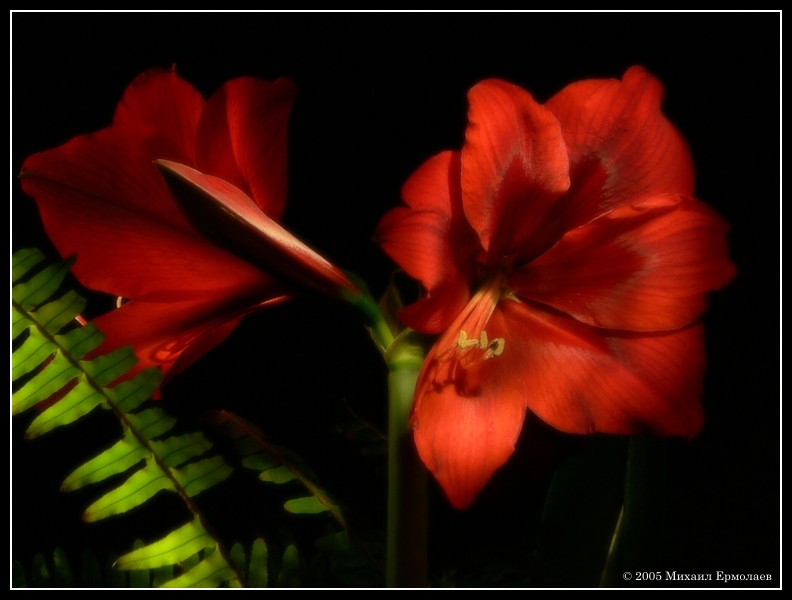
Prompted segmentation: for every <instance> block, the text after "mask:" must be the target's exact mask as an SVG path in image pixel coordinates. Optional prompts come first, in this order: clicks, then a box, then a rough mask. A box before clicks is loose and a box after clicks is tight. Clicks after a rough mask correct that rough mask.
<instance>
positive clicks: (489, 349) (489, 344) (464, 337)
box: [456, 329, 506, 360]
mask: <svg viewBox="0 0 792 600" xmlns="http://www.w3.org/2000/svg"><path fill="white" fill-rule="evenodd" d="M456 345H457V349H458V353H459V354H460V355H461V354H462V353H461V352H459V350H462V351H465V350H470V349H474V348H476V349H478V350H479V352H481V353H482V354H481V358H482V360H489V359H490V358H495V357H498V356H500V355H501V354H503V350H504V349H505V348H506V340H505V339H504V338H495V339H493V340H492V341H490V340H489V337H488V336H487V332H486V331H484V330H483V329H482V331H481V333H480V334H479V337H478V338H468V334H467V331H465V330H464V329H462V330H460V331H459V337H458V338H457V342H456Z"/></svg>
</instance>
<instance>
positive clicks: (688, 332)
mask: <svg viewBox="0 0 792 600" xmlns="http://www.w3.org/2000/svg"><path fill="white" fill-rule="evenodd" d="M488 327H490V328H492V329H493V330H494V331H503V330H505V331H506V332H505V333H503V334H502V335H503V336H504V338H505V340H506V342H505V343H506V350H507V352H508V351H509V349H511V353H512V355H513V356H510V357H509V358H508V360H509V361H515V362H514V364H516V365H519V366H520V367H519V369H518V370H517V371H516V372H514V373H511V374H510V376H509V377H510V379H511V380H512V381H514V383H513V385H514V386H515V387H520V388H521V389H522V390H523V393H524V394H525V397H526V401H527V404H528V408H530V410H531V411H533V412H534V413H535V414H536V415H537V416H539V417H540V418H541V419H542V420H543V421H545V422H546V423H549V424H550V425H552V426H553V427H555V428H556V429H560V430H561V431H567V432H570V433H593V432H595V431H599V432H603V433H620V434H633V433H646V432H651V433H655V434H660V435H679V436H684V437H688V438H692V437H694V436H695V435H696V434H697V433H698V432H699V430H700V429H701V425H702V420H703V416H702V409H701V403H700V398H701V382H702V378H703V373H704V362H705V361H704V347H703V339H702V337H703V336H702V328H701V326H700V325H692V326H690V327H687V328H685V329H680V330H676V331H670V332H663V333H655V334H637V333H616V332H608V333H603V332H601V331H600V330H597V329H595V328H592V327H589V326H586V325H582V324H580V323H578V322H577V321H575V320H573V319H571V318H569V317H565V316H561V315H556V314H552V313H548V312H545V311H542V310H539V309H536V308H534V307H531V306H530V305H526V304H524V303H522V302H516V301H513V300H506V301H504V302H502V303H501V305H500V306H499V310H497V311H496V312H495V314H494V315H493V317H492V319H491V321H490V323H489V324H488ZM507 352H504V354H503V356H504V357H505V356H507ZM504 364H505V362H504ZM518 382H519V383H518Z"/></svg>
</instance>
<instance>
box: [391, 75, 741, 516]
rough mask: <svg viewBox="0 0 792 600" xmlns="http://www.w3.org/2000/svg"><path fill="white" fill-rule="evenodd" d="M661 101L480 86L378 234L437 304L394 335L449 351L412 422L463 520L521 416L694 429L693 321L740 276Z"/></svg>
mask: <svg viewBox="0 0 792 600" xmlns="http://www.w3.org/2000/svg"><path fill="white" fill-rule="evenodd" d="M661 97H662V87H661V85H660V83H659V82H658V81H657V80H656V79H654V78H653V77H652V76H650V75H649V74H648V73H646V72H645V71H644V70H643V69H641V68H635V67H634V68H631V69H630V70H629V71H627V73H626V74H625V76H624V78H623V80H622V81H618V80H587V81H581V82H578V83H574V84H572V85H570V86H568V87H566V88H565V89H564V90H562V91H561V92H560V93H559V94H557V95H556V96H555V97H553V98H552V99H551V100H550V101H549V102H547V103H546V104H545V105H541V104H538V103H537V102H536V101H535V100H534V99H533V98H532V97H531V95H530V94H528V93H527V92H526V91H524V90H522V89H520V88H519V87H517V86H515V85H512V84H510V83H507V82H505V81H499V80H487V81H484V82H481V83H479V84H478V85H476V86H475V87H474V88H473V89H472V90H471V91H470V93H469V101H470V111H469V115H468V116H469V125H468V128H467V134H466V138H465V145H464V147H463V148H462V151H461V152H444V153H441V154H439V155H437V156H435V157H434V158H431V159H429V160H428V161H427V162H426V163H425V164H424V165H423V166H422V167H421V168H420V169H418V171H417V172H416V173H414V174H413V175H412V177H411V178H410V179H409V180H408V181H407V183H406V185H405V186H404V190H403V196H404V199H405V201H406V203H407V207H400V208H396V209H394V210H392V211H391V212H389V213H388V214H387V215H386V216H385V217H384V218H383V220H382V222H381V223H380V225H379V230H378V237H379V240H380V242H381V244H382V247H383V248H384V250H385V251H386V252H387V253H388V254H389V255H390V256H391V257H392V258H393V259H394V260H396V261H397V262H398V263H399V264H400V265H401V266H402V267H403V268H404V270H405V271H406V272H407V273H409V274H410V275H411V276H413V277H415V278H417V279H419V280H420V281H421V282H422V283H423V285H424V286H425V288H426V290H427V294H426V297H425V298H423V299H422V300H420V301H418V302H417V303H416V304H414V305H412V306H410V307H407V308H406V309H404V311H403V313H402V315H401V316H402V318H403V320H404V321H405V323H407V324H408V325H409V326H411V327H413V328H414V329H417V330H419V331H422V332H427V333H441V336H440V338H439V340H438V341H437V342H436V343H435V345H434V347H433V348H432V349H431V351H430V352H429V354H428V356H427V358H426V361H425V363H424V367H423V370H422V372H421V375H420V377H419V380H418V383H417V388H416V394H415V404H414V407H413V414H412V424H413V427H414V430H415V441H416V444H417V447H418V451H419V453H420V455H421V458H422V459H423V461H424V463H425V464H426V465H427V467H428V468H429V469H430V470H431V471H432V472H433V473H434V475H435V477H437V479H438V480H439V482H440V484H441V485H442V486H443V488H444V490H445V491H446V494H447V495H448V497H449V499H450V501H451V503H452V504H454V505H455V506H457V507H459V508H464V507H466V506H468V505H469V504H470V503H471V502H472V501H473V499H474V498H475V497H476V495H477V494H478V492H479V491H480V490H481V488H482V487H483V486H484V485H485V484H486V482H487V481H488V480H489V478H490V477H491V476H492V474H493V472H494V471H495V470H496V469H497V468H498V467H500V466H501V465H502V464H503V463H504V462H505V461H506V460H507V459H508V457H509V456H510V455H511V454H512V452H513V451H514V444H515V442H516V440H517V437H518V435H519V433H520V429H521V427H522V423H523V420H524V418H525V411H526V409H530V411H531V412H533V413H534V414H536V415H537V416H539V417H540V418H541V419H542V420H544V421H545V422H547V423H549V424H550V425H552V426H553V427H555V428H557V429H560V430H562V431H566V432H573V433H591V432H595V431H600V432H607V433H635V432H646V431H651V432H655V433H657V434H661V435H680V436H686V437H692V436H695V435H696V434H697V432H698V431H699V429H700V427H701V425H702V410H701V405H700V392H701V382H702V373H703V369H704V351H703V347H702V331H701V326H700V325H699V324H698V323H697V322H696V320H697V319H698V317H699V316H700V315H701V313H702V312H703V311H704V309H705V306H706V298H705V296H706V293H707V292H708V291H710V290H713V289H716V288H719V287H721V286H723V285H724V284H726V283H727V282H728V281H729V280H730V278H731V277H732V276H733V273H734V269H733V266H732V265H731V263H730V262H729V260H728V257H727V248H726V242H725V235H724V234H725V232H726V230H727V225H726V223H725V222H724V221H723V220H722V219H721V218H720V217H719V216H718V215H717V214H715V212H714V211H712V210H711V209H710V208H708V207H707V206H705V205H704V204H703V203H701V202H699V201H698V200H695V199H694V198H693V197H692V194H693V168H692V166H691V159H690V155H689V153H688V149H687V147H686V145H685V142H684V140H683V139H682V138H681V137H680V135H679V133H678V132H677V131H676V129H675V128H674V127H673V126H672V125H671V124H670V123H669V122H668V121H667V120H666V118H665V117H664V116H663V115H662V114H661V112H660V102H661Z"/></svg>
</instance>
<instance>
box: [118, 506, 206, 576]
mask: <svg viewBox="0 0 792 600" xmlns="http://www.w3.org/2000/svg"><path fill="white" fill-rule="evenodd" d="M214 545H215V540H214V538H212V536H210V535H209V534H208V533H206V530H205V529H204V528H203V526H202V525H201V523H200V521H198V519H195V520H193V521H190V522H189V523H187V524H186V525H183V526H181V527H179V528H178V529H177V530H175V531H172V532H171V533H169V534H168V535H167V536H165V537H164V538H162V539H161V540H157V541H156V542H153V543H151V544H148V545H147V546H143V547H142V548H138V549H137V550H133V551H132V552H129V553H128V554H124V555H123V556H122V557H121V558H119V559H118V560H117V561H116V564H115V566H116V567H117V568H119V569H122V570H125V571H126V570H133V569H154V568H158V567H164V566H169V565H173V564H175V563H179V562H181V561H183V560H185V559H187V558H189V557H190V556H192V555H193V554H197V553H198V552H200V551H201V550H204V549H206V548H211V547H213V546H214Z"/></svg>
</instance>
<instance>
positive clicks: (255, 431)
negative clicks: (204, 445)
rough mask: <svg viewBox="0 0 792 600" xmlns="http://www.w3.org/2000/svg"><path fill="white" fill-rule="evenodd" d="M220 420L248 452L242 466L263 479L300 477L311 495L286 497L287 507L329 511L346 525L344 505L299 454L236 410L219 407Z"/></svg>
mask: <svg viewBox="0 0 792 600" xmlns="http://www.w3.org/2000/svg"><path fill="white" fill-rule="evenodd" d="M216 421H217V422H218V423H222V424H227V425H228V426H229V427H230V428H231V433H232V435H233V436H234V437H236V438H237V439H238V440H240V442H241V443H240V444H239V445H240V447H241V448H240V449H241V450H242V452H243V453H244V454H246V456H245V457H244V458H243V459H242V466H244V467H246V468H248V469H252V470H254V471H258V472H259V479H261V480H262V481H267V482H269V483H275V484H284V483H288V482H290V481H295V480H297V481H299V482H300V484H301V485H302V486H303V487H304V488H305V489H306V491H308V492H309V494H310V495H309V496H304V497H300V498H294V499H291V500H288V501H286V503H285V504H284V508H285V509H286V510H287V511H288V512H290V513H295V514H320V513H324V512H326V513H329V514H330V515H331V516H332V517H333V519H335V520H336V522H337V523H338V524H339V525H340V526H341V527H342V528H344V529H346V527H347V522H346V519H345V518H344V513H343V511H342V509H341V506H340V505H339V504H338V502H336V501H335V499H334V498H333V497H332V496H331V495H330V493H329V492H328V491H327V490H325V489H324V488H323V487H321V486H320V485H319V483H318V482H317V477H316V475H315V474H314V473H313V472H312V471H311V469H310V468H309V467H308V466H307V465H305V464H304V463H303V462H302V461H301V460H300V458H299V457H298V456H296V455H295V454H294V453H293V452H291V451H290V450H288V449H286V448H281V447H279V446H277V445H275V444H272V443H271V442H269V441H267V439H266V438H265V437H264V434H263V433H262V431H261V430H260V429H259V428H258V427H256V426H255V425H253V424H252V423H250V422H248V421H246V420H245V419H243V418H242V417H240V416H238V415H235V414H234V413H232V412H229V411H225V410H223V411H219V412H218V413H217V416H216ZM246 442H247V443H246Z"/></svg>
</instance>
